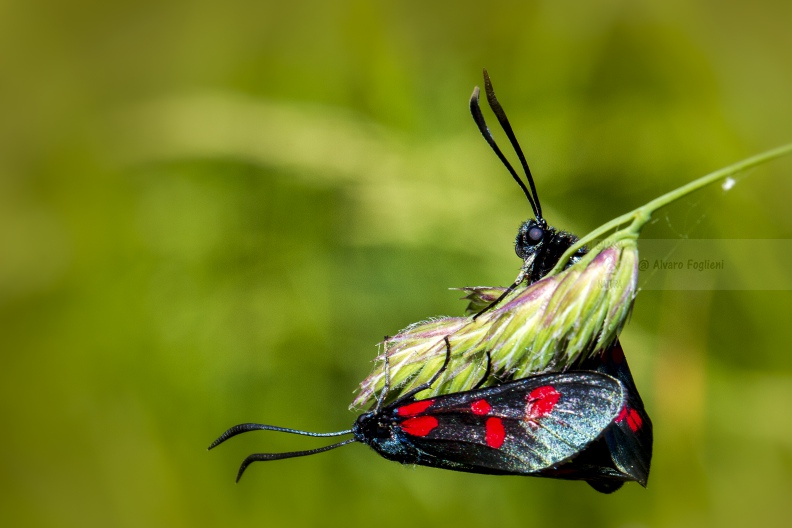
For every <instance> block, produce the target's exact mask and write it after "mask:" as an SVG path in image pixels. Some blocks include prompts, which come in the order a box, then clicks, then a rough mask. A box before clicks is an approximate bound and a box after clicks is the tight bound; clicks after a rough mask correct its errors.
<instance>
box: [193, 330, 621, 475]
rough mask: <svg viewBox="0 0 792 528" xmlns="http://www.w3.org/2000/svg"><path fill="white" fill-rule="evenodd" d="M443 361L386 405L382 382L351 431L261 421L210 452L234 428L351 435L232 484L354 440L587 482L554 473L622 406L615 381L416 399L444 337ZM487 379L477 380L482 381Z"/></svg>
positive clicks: (397, 457)
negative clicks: (372, 402)
mask: <svg viewBox="0 0 792 528" xmlns="http://www.w3.org/2000/svg"><path fill="white" fill-rule="evenodd" d="M445 343H446V358H445V362H444V364H443V366H442V367H441V368H440V370H438V371H437V372H436V373H435V375H434V376H433V377H432V379H431V380H429V381H428V382H427V383H425V384H423V385H421V386H419V387H416V388H415V389H413V390H412V391H410V392H409V393H407V394H406V395H404V396H403V397H401V398H399V399H398V400H396V401H394V402H393V403H391V404H389V405H383V400H384V397H385V395H386V394H387V391H388V387H387V386H386V387H385V388H384V389H383V391H382V393H381V395H380V398H379V401H378V402H377V405H376V406H375V408H374V409H373V410H372V411H369V412H366V413H364V414H362V415H360V416H359V417H358V419H357V420H356V421H355V423H354V425H353V426H352V428H351V429H348V430H344V431H338V432H334V433H313V432H309V431H301V430H297V429H288V428H284V427H277V426H272V425H264V424H252V423H248V424H240V425H237V426H234V427H232V428H230V429H229V430H227V431H226V432H225V433H223V434H222V435H221V436H220V437H219V438H218V439H217V440H215V441H214V442H213V443H212V444H211V445H210V446H209V449H212V448H214V447H216V446H217V445H219V444H221V443H222V442H225V441H226V440H228V439H229V438H231V437H233V436H236V435H238V434H240V433H244V432H248V431H254V430H269V431H280V432H286V433H293V434H299V435H305V436H341V435H347V434H351V435H352V438H349V439H347V440H344V441H343V442H339V443H336V444H331V445H328V446H325V447H320V448H318V449H311V450H307V451H293V452H287V453H257V454H253V455H250V456H248V457H247V458H246V459H245V460H244V461H243V462H242V465H241V466H240V468H239V472H238V474H237V481H239V478H240V477H241V476H242V474H243V472H244V471H245V469H246V468H247V467H248V465H249V464H251V463H252V462H261V461H271V460H279V459H284V458H292V457H300V456H306V455H313V454H316V453H321V452H324V451H328V450H330V449H335V448H337V447H340V446H343V445H347V444H350V443H353V442H359V443H362V444H367V445H369V446H370V447H372V448H373V449H374V450H375V451H377V452H378V453H379V454H380V455H382V456H383V457H384V458H386V459H388V460H393V461H396V462H401V463H402V464H416V465H422V466H430V467H436V468H442V469H450V470H454V471H465V472H470V473H486V474H493V475H526V476H539V477H551V478H564V479H579V478H581V479H586V478H589V477H590V475H587V474H583V473H580V474H579V476H578V475H575V474H558V475H557V474H555V473H554V472H555V471H556V469H557V468H558V467H563V466H564V464H565V463H566V462H567V461H574V460H575V458H576V456H577V455H578V454H580V453H581V452H583V451H584V450H585V449H586V447H587V446H589V445H591V444H592V443H593V442H595V441H597V439H599V438H600V437H601V435H602V434H603V432H604V431H605V430H606V428H608V427H609V426H610V425H611V424H612V423H613V422H614V420H616V419H617V418H618V416H619V413H620V412H621V410H622V409H623V408H624V405H625V392H624V388H623V386H622V384H621V382H619V381H618V380H617V379H615V378H613V377H612V376H609V375H607V374H602V373H599V372H594V371H570V372H565V373H551V374H540V375H536V376H531V377H528V378H525V379H520V380H515V381H511V382H508V383H504V384H502V385H499V386H497V387H489V388H483V389H482V388H474V389H473V390H469V391H464V392H457V393H452V394H445V395H439V396H434V397H432V398H429V399H425V400H416V399H415V395H416V394H418V393H419V392H421V391H423V390H426V389H428V388H430V387H431V386H432V384H433V383H434V382H435V381H436V380H437V379H438V377H439V376H440V375H441V374H442V372H443V371H444V370H445V368H446V367H447V365H448V360H449V358H450V354H451V345H450V343H449V340H448V337H445ZM484 379H486V376H485V378H483V379H482V382H483V381H484Z"/></svg>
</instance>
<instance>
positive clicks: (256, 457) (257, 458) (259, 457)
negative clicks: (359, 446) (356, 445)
mask: <svg viewBox="0 0 792 528" xmlns="http://www.w3.org/2000/svg"><path fill="white" fill-rule="evenodd" d="M344 432H345V433H348V432H351V431H344ZM338 434H341V433H338ZM309 436H314V435H309ZM315 436H330V435H315ZM352 442H357V440H356V439H354V438H350V439H349V440H344V441H343V442H338V443H337V444H331V445H329V446H324V447H319V448H316V449H309V450H307V451H290V452H288V453H256V454H253V455H250V456H249V457H247V458H246V459H245V460H243V461H242V465H241V466H239V471H238V472H237V477H236V481H237V482H239V479H241V478H242V473H244V472H245V470H246V469H247V467H248V466H249V465H250V464H252V463H253V462H266V461H269V460H283V459H284V458H294V457H302V456H309V455H315V454H317V453H324V452H325V451H330V450H331V449H335V448H336V447H341V446H345V445H347V444H351V443H352Z"/></svg>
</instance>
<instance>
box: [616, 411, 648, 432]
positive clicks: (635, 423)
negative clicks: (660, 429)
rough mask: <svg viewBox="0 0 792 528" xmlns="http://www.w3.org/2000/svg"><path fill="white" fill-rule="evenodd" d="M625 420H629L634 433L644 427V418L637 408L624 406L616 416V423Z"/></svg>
mask: <svg viewBox="0 0 792 528" xmlns="http://www.w3.org/2000/svg"><path fill="white" fill-rule="evenodd" d="M624 420H627V426H628V427H629V428H630V430H631V431H632V432H633V433H637V432H638V430H639V429H640V428H641V427H643V418H641V415H640V414H638V411H636V410H635V409H631V408H629V407H623V408H622V410H621V412H620V413H619V416H617V417H616V423H622V422H623V421H624Z"/></svg>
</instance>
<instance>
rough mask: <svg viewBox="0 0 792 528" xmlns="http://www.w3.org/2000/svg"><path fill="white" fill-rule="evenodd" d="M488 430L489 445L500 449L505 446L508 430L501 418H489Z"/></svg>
mask: <svg viewBox="0 0 792 528" xmlns="http://www.w3.org/2000/svg"><path fill="white" fill-rule="evenodd" d="M486 428H487V436H486V440H487V445H488V446H490V447H493V448H495V449H498V448H499V447H500V446H502V445H503V441H504V440H506V430H505V429H504V428H503V422H502V421H501V419H500V418H495V417H494V416H493V417H491V418H487V423H486Z"/></svg>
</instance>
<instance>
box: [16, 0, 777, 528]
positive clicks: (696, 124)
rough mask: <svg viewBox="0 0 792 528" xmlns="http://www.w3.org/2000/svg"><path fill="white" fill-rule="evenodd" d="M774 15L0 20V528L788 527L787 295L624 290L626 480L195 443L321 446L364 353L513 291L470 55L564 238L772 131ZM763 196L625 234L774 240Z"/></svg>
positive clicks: (763, 180)
mask: <svg viewBox="0 0 792 528" xmlns="http://www.w3.org/2000/svg"><path fill="white" fill-rule="evenodd" d="M790 21H792V4H790V3H789V2H788V1H785V0H778V1H770V0H760V1H755V2H741V1H725V2H724V1H713V0H709V1H694V2H688V1H686V2H682V1H673V0H672V1H668V0H663V1H660V0H655V1H638V2H634V1H626V0H611V1H602V2H569V1H563V0H561V1H559V0H553V1H549V0H548V1H529V2H489V3H485V2H469V1H462V2H459V1H458V2H447V3H446V2H433V3H427V2H415V1H402V2H373V3H372V2H360V1H354V0H340V1H336V2H319V1H307V2H285V3H283V2H251V1H247V2H246V1H241V0H235V1H230V2H225V3H220V2H207V1H194V2H186V1H178V0H172V1H165V2H148V1H140V0H138V1H135V2H131V1H128V0H123V1H116V2H98V1H95V0H76V1H71V2H54V1H50V2H46V1H31V2H3V3H2V6H0V71H2V73H1V74H0V354H2V355H1V356H0V358H1V359H2V366H0V391H2V392H0V416H1V417H2V423H3V428H2V435H1V436H0V524H2V525H3V526H64V527H71V526H74V527H87V526H121V527H126V526H130V527H132V526H135V527H137V526H190V527H192V526H215V527H216V526H247V525H254V524H255V525H264V526H269V525H284V524H288V525H293V526H312V525H330V526H355V525H369V524H375V525H376V526H381V527H397V526H398V527H402V526H453V527H462V526H482V525H493V526H537V525H545V526H567V525H580V524H585V525H587V526H674V527H678V526H691V527H692V526H696V527H698V526H735V525H746V524H750V525H763V526H774V525H775V526H781V525H785V523H786V521H787V516H788V508H787V506H788V504H787V501H788V498H789V497H790V496H792V417H790V413H789V410H788V407H789V405H790V403H792V354H790V353H789V343H790V342H792V327H791V326H790V324H789V320H790V315H792V294H791V293H790V291H728V290H724V289H712V290H705V291H677V290H673V289H659V290H652V291H644V292H642V293H641V294H640V295H639V297H638V299H637V302H636V305H635V311H634V314H633V317H632V320H631V322H630V324H629V325H628V326H627V328H626V330H625V331H624V334H623V343H624V345H625V349H626V351H627V354H628V356H629V358H630V361H631V364H632V366H633V372H634V374H635V376H636V378H637V383H638V385H639V387H640V388H641V390H642V394H643V396H644V399H645V400H646V406H647V409H648V410H649V412H650V414H651V416H652V418H653V419H654V424H655V456H654V464H653V468H652V475H651V478H650V480H649V486H648V489H643V488H641V487H639V486H637V485H635V484H628V485H627V486H625V487H624V489H623V490H621V491H619V492H617V493H616V494H614V495H612V496H604V495H600V494H598V493H596V492H594V491H593V490H591V489H589V488H588V487H587V486H586V485H585V484H583V483H574V482H572V483H570V482H559V481H550V480H542V479H531V478H518V477H491V476H477V475H467V474H461V473H460V474H457V473H453V472H447V471H441V470H433V469H426V468H407V467H402V466H400V465H398V464H394V463H391V462H387V461H385V460H383V459H381V458H379V457H378V456H377V455H376V454H375V453H373V452H371V451H370V450H368V449H367V448H365V447H363V446H351V447H346V448H344V449H341V450H338V451H334V452H332V453H327V454H323V455H319V456H316V457H312V458H304V459H298V460H291V461H284V462H274V463H272V464H270V465H264V464H257V465H254V466H253V467H251V469H250V470H249V471H248V473H247V474H246V476H245V478H244V479H243V480H242V481H241V482H240V484H239V485H234V481H233V479H234V475H235V472H236V470H237V467H238V464H239V462H240V461H241V460H242V458H243V457H244V456H246V455H247V454H249V453H251V452H256V451H278V450H290V449H307V448H311V447H315V446H318V445H324V442H322V441H317V440H314V439H306V438H299V437H292V436H288V435H277V434H267V433H251V434H249V435H245V436H242V437H240V438H238V439H234V440H233V441H231V442H229V443H228V444H226V445H223V446H222V447H221V448H219V449H217V450H215V451H212V452H211V453H207V452H206V450H205V448H206V446H207V445H208V444H209V443H210V442H211V441H212V440H213V439H214V438H215V437H216V436H217V435H218V434H219V433H221V432H222V431H223V430H224V429H225V428H226V427H228V426H230V425H233V424H236V423H239V422H245V421H259V422H264V423H272V424H278V425H283V426H289V427H299V428H305V429H311V430H315V431H332V430H338V429H343V428H347V427H349V425H350V424H351V423H352V421H353V420H354V418H355V416H356V415H355V414H354V413H352V412H350V411H349V410H348V409H347V406H348V404H349V402H350V401H351V399H352V391H353V390H354V388H355V387H356V385H357V383H358V382H359V381H360V380H362V379H363V378H364V377H365V376H366V375H367V374H368V372H369V369H370V367H371V360H372V359H373V357H374V355H375V354H376V347H375V344H376V343H377V342H378V341H379V340H380V339H381V338H382V336H383V335H386V334H393V333H395V332H396V331H398V330H399V329H401V328H403V327H404V326H406V325H407V324H409V323H411V322H414V321H418V320H421V319H424V318H427V317H429V316H433V315H441V314H451V315H458V314H461V313H462V309H463V308H464V304H463V303H462V302H461V301H459V300H457V298H458V297H459V292H453V291H449V290H448V289H447V288H449V287H454V286H465V285H481V284H489V285H503V284H506V283H508V282H509V281H511V280H512V279H513V278H514V276H515V274H516V272H517V270H518V267H519V264H520V262H519V260H518V259H517V257H516V256H515V255H514V253H513V249H512V244H513V237H514V234H515V232H516V228H517V226H518V225H519V223H520V222H521V221H523V220H525V219H526V218H527V217H528V215H529V208H528V205H527V204H526V203H525V198H524V197H523V196H522V194H521V193H520V191H519V189H518V188H517V187H516V185H514V182H513V181H512V180H511V179H510V178H509V176H508V174H507V173H506V171H505V170H504V169H503V168H502V167H501V166H500V164H499V163H498V161H497V159H496V158H495V156H494V155H493V154H492V152H491V151H490V150H489V149H488V147H487V145H486V144H485V143H484V141H483V140H482V138H481V137H480V135H479V133H478V131H477V130H476V128H475V126H474V124H473V122H472V120H471V118H470V116H469V112H468V109H467V101H468V97H469V96H470V93H471V91H472V88H473V86H474V85H476V84H481V68H482V66H486V67H487V68H488V69H489V71H490V73H491V75H492V78H493V83H494V85H495V87H496V89H497V91H498V95H499V97H500V99H501V101H502V103H503V105H504V107H505V108H506V110H507V112H508V113H509V116H510V119H511V121H512V123H513V125H514V126H515V129H516V132H517V135H518V136H519V137H520V139H521V142H522V145H523V147H524V149H525V150H526V153H527V156H528V158H529V161H530V163H531V167H532V169H533V171H534V174H535V176H536V179H537V185H538V187H539V193H540V196H541V199H542V204H543V206H544V208H545V216H546V217H547V218H548V219H549V220H550V221H551V223H553V224H555V225H556V226H559V227H562V228H565V229H569V230H572V231H574V232H577V233H579V234H583V233H585V232H587V231H589V230H591V229H593V228H594V227H596V226H598V225H600V224H601V223H603V222H605V221H606V220H608V219H610V218H612V217H614V216H616V215H617V214H620V213H623V212H625V211H627V210H630V209H632V208H634V207H636V206H638V205H640V204H642V203H644V202H646V201H648V200H649V199H651V198H653V197H655V196H657V195H659V194H661V193H662V192H665V191H668V190H670V189H672V188H674V187H676V186H678V185H680V184H682V183H685V182H687V181H689V180H691V179H693V178H695V177H698V176H700V175H703V174H704V173H706V172H709V171H711V170H714V169H716V168H719V167H721V166H724V165H727V164H729V163H731V162H734V161H737V160H738V159H741V158H743V157H745V156H748V155H751V154H754V153H757V152H759V151H762V150H765V149H768V148H771V147H775V146H777V145H780V144H782V143H786V142H789V141H790V140H792V126H791V124H792V97H790V94H791V93H792V60H791V59H792V53H791V52H792V31H790V29H789V27H790ZM486 115H487V117H488V118H489V119H490V121H492V120H493V119H492V117H491V114H489V113H487V114H486ZM497 137H498V138H499V139H500V140H501V141H502V142H503V141H504V139H503V136H502V135H498V136H497ZM791 174H792V162H790V160H780V161H776V162H773V163H772V164H769V165H766V166H763V167H760V168H758V169H755V170H753V171H752V173H751V176H750V178H747V179H740V180H739V181H738V185H737V186H736V187H735V188H734V189H732V190H731V191H729V192H728V193H725V192H723V191H722V190H721V189H719V188H714V189H710V190H707V191H703V192H701V193H699V194H697V195H695V196H694V197H691V198H690V199H689V200H684V201H683V202H681V203H679V204H676V205H675V206H673V207H671V208H669V209H668V210H667V211H666V212H664V213H663V214H662V215H660V216H658V219H657V222H656V223H655V224H653V225H652V226H650V228H649V229H648V230H647V231H646V233H645V235H646V236H647V237H650V238H651V237H655V238H675V237H690V238H714V239H729V238H742V239H747V238H764V239H789V238H792V215H790V213H789V201H790V198H789V197H790V196H791V193H790V191H791V190H792V178H790V175H791ZM785 242H788V241H785ZM735 265H739V266H740V267H739V270H738V271H739V273H743V274H770V277H772V276H773V275H772V274H773V273H775V274H777V275H778V276H783V277H784V278H785V279H787V278H788V274H789V273H790V272H789V262H788V261H787V262H783V261H779V260H778V259H777V258H774V256H773V254H772V252H768V253H767V254H757V255H750V256H748V258H745V259H742V260H740V263H739V264H735ZM786 282H787V283H788V281H786Z"/></svg>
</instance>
